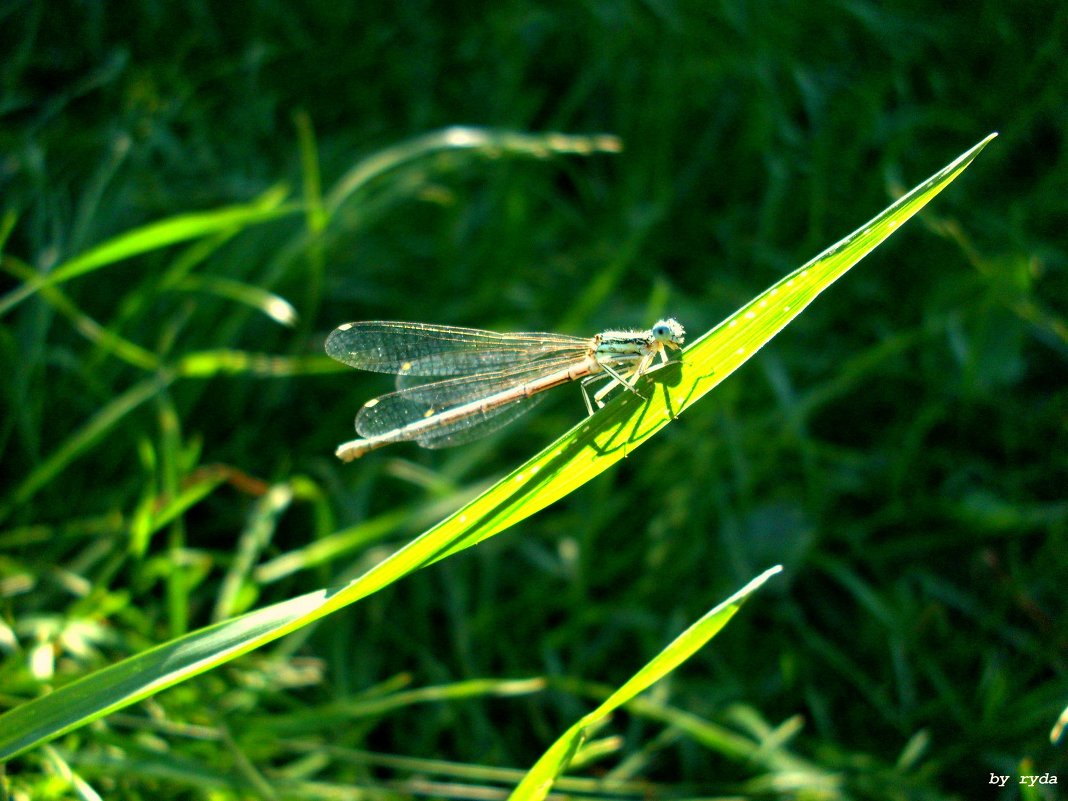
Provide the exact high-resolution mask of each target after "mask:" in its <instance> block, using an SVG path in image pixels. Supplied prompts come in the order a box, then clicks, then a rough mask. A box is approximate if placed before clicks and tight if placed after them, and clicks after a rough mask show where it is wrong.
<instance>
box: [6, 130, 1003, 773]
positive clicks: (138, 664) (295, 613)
mask: <svg viewBox="0 0 1068 801" xmlns="http://www.w3.org/2000/svg"><path fill="white" fill-rule="evenodd" d="M992 138H993V135H991V136H990V137H987V138H986V139H984V140H983V141H982V142H980V143H979V144H978V145H976V146H975V147H973V148H972V149H971V150H969V151H968V152H967V153H965V154H964V155H962V156H961V157H960V158H958V159H957V160H956V161H954V162H953V163H952V164H950V165H949V166H947V167H946V168H945V169H943V170H941V171H940V172H938V173H937V174H936V175H934V176H932V177H931V178H930V179H928V180H927V181H925V182H924V183H923V184H921V185H920V186H919V187H917V188H916V189H914V190H913V191H912V192H910V193H909V194H908V195H906V196H905V197H903V198H901V199H900V200H899V201H897V202H896V203H894V204H893V205H892V206H891V207H890V208H888V209H887V210H886V211H884V212H883V213H882V214H880V215H879V216H878V217H876V218H875V219H873V220H872V221H871V222H869V223H868V224H867V225H865V226H864V227H862V228H861V229H860V230H858V231H857V232H855V233H854V234H851V235H850V236H848V237H846V239H844V240H842V241H841V242H839V243H838V244H837V245H834V246H833V247H831V248H829V249H828V250H827V251H825V252H824V253H823V254H821V255H820V256H818V257H816V258H815V259H813V260H812V261H811V262H809V263H808V264H806V265H805V266H804V267H802V268H801V269H800V270H798V271H796V272H794V273H792V274H791V275H789V276H787V277H786V278H784V279H783V280H782V281H780V282H779V283H777V284H775V285H774V286H772V287H771V288H769V289H767V290H766V291H765V292H764V293H762V294H761V295H758V296H757V297H756V298H754V299H753V300H752V301H750V303H749V304H747V305H746V306H743V307H742V308H741V309H739V310H738V311H737V312H735V313H734V314H733V315H732V316H731V317H729V318H727V319H726V320H725V321H723V322H722V323H720V324H719V325H718V326H717V327H716V328H714V329H713V330H712V331H710V332H709V333H707V334H705V335H704V336H702V337H700V338H699V339H698V340H697V341H696V342H695V343H693V344H692V345H691V346H690V347H689V348H687V349H686V350H685V351H684V352H683V361H682V362H681V363H680V362H676V363H674V364H673V365H669V366H668V367H666V368H664V369H662V370H657V371H655V372H654V373H652V374H650V375H648V376H646V377H645V378H644V379H643V380H642V381H641V382H639V384H638V389H639V390H640V391H641V392H642V394H643V395H644V396H645V398H646V399H645V400H644V401H639V400H638V399H636V398H635V397H634V396H633V394H631V393H629V392H628V393H621V394H620V395H619V396H618V397H616V398H615V399H614V400H612V401H611V402H610V403H608V404H607V406H606V407H605V408H604V409H603V410H601V411H600V412H598V413H597V414H596V415H594V416H593V417H590V418H588V419H587V420H585V421H583V422H582V423H580V424H579V425H578V426H576V427H575V428H574V429H572V430H571V431H569V432H568V433H566V434H564V436H562V437H561V438H560V439H558V440H557V441H556V442H554V443H553V444H552V445H550V446H549V447H548V448H546V449H545V450H543V451H542V452H541V453H539V454H538V455H537V456H535V457H534V458H533V459H531V460H529V461H528V462H526V463H525V464H524V465H523V466H522V467H520V468H518V469H517V470H515V471H514V472H512V473H511V474H510V475H508V476H506V477H505V478H504V479H502V480H501V481H499V482H497V483H496V484H495V485H494V486H493V487H491V488H490V489H489V490H487V491H486V492H484V493H483V494H482V495H480V496H479V497H478V498H476V499H475V500H473V501H471V502H470V503H468V504H466V505H465V506H463V507H462V508H460V509H459V510H458V511H456V512H455V513H454V514H452V515H450V516H449V517H448V518H446V519H445V520H443V521H442V522H441V523H439V524H437V525H436V526H434V527H433V528H431V529H430V530H429V531H427V532H426V533H424V534H422V535H421V536H419V537H417V538H416V539H414V540H412V541H411V542H410V543H408V544H407V545H406V546H404V547H403V548H401V549H400V550H399V551H397V552H396V553H394V554H393V555H392V556H390V557H389V558H388V559H385V560H384V561H382V562H380V563H378V564H377V565H375V566H374V567H373V568H372V569H371V570H369V571H368V572H367V573H365V574H363V575H362V576H360V577H359V578H357V579H355V580H353V581H352V582H350V583H349V584H347V585H345V586H344V587H340V588H333V589H329V590H321V591H318V592H314V593H310V594H308V595H304V596H301V597H300V598H297V599H294V600H291V601H286V602H283V603H280V604H277V605H275V606H271V607H268V608H266V609H262V610H259V611H257V612H252V613H249V614H247V615H244V616H242V617H239V618H236V619H235V620H230V621H224V622H222V623H218V624H216V625H214V626H211V627H208V628H206V629H202V630H200V631H197V632H193V633H191V634H188V635H186V636H185V637H182V638H180V639H177V640H172V641H170V642H168V643H165V644H163V645H161V646H158V647H157V648H154V649H152V650H150V651H146V652H145V653H143V654H139V655H137V656H135V657H132V658H131V659H127V660H125V661H123V662H120V663H118V664H115V665H112V666H110V667H108V668H105V669H103V670H100V671H98V672H96V673H94V674H92V675H90V676H86V677H85V678H83V679H79V680H78V681H76V682H73V683H72V684H70V685H67V686H66V687H63V688H60V689H59V690H56V691H55V692H53V693H51V694H50V695H47V696H44V697H42V698H39V699H36V700H34V701H31V702H28V703H25V704H23V705H22V706H19V707H17V708H15V709H13V710H11V711H10V712H7V713H6V714H4V715H2V716H0V759H6V758H8V757H10V756H13V755H14V754H16V753H19V752H21V751H24V750H26V749H28V748H31V747H32V746H34V745H37V744H39V743H41V742H43V741H46V740H48V739H52V738H54V737H56V736H58V735H59V734H62V733H63V732H66V731H70V730H72V729H75V728H77V727H79V726H81V725H83V724H85V723H88V722H90V721H92V720H95V719H97V718H99V717H101V716H103V715H105V714H107V713H108V712H111V711H114V710H116V709H119V708H121V707H124V706H127V705H129V704H131V703H134V702H135V701H139V700H141V699H143V698H147V697H148V696H150V695H152V694H153V693H155V692H158V691H159V690H161V689H164V688H165V687H169V686H171V685H173V684H176V683H178V682H180V681H184V680H185V679H187V678H190V677H192V676H195V675H197V674H199V673H202V672H204V671H206V670H209V669H211V668H213V667H215V666H217V665H219V664H222V663H223V662H226V661H228V660H230V659H233V658H234V657H237V656H240V655H241V654H243V653H247V652H248V651H251V650H253V649H254V648H258V647H259V646H261V645H264V644H266V643H268V642H270V641H272V640H275V639H277V638H279V637H281V636H283V635H285V634H288V633H290V632H292V631H295V630H297V629H299V628H301V627H302V626H305V625H307V624H309V623H311V622H313V621H315V620H318V619H319V618H322V617H324V616H326V615H328V614H330V613H332V612H334V611H337V610H338V609H341V608H343V607H345V606H347V605H348V604H351V603H353V602H355V601H358V600H360V599H362V598H365V597H367V596H368V595H371V594H373V593H375V592H377V591H378V590H380V589H382V588H383V587H386V586H388V585H389V584H392V583H393V582H395V581H397V580H399V579H400V578H402V577H403V576H405V575H407V574H408V573H410V572H412V571H414V570H418V569H420V568H422V567H425V566H427V565H429V564H432V563H433V562H436V561H437V560H439V559H442V558H444V557H446V556H448V555H450V554H453V553H456V552H458V551H461V550H463V549H464V548H467V547H470V546H471V545H473V544H475V543H477V542H480V541H481V540H484V539H486V538H487V537H490V536H492V535H494V534H496V533H498V532H500V531H503V530H504V529H506V528H508V527H509V526H511V525H513V524H515V523H517V522H519V521H520V520H523V519H524V518H526V517H529V516H530V515H532V514H534V513H535V512H537V511H539V510H541V509H543V508H545V507H546V506H548V505H549V504H551V503H553V502H554V501H556V500H558V499H559V498H561V497H562V496H564V495H566V494H567V493H569V492H571V491H572V490H574V489H575V488H577V487H579V486H581V485H582V484H584V483H585V482H587V481H589V480H590V479H591V478H593V477H594V476H596V475H598V474H599V473H601V472H603V471H604V470H607V469H608V468H609V467H610V466H611V465H613V464H614V463H615V462H616V461H617V460H618V459H620V458H622V457H623V456H624V455H626V454H627V453H629V452H631V451H633V450H634V448H636V447H638V446H639V445H640V444H641V443H643V442H645V441H646V440H647V439H648V438H649V437H651V436H652V435H653V434H655V433H656V432H657V431H659V430H660V429H661V428H663V427H664V426H665V425H666V424H667V423H668V422H670V421H671V420H672V419H674V418H675V417H676V416H677V415H678V414H679V412H681V411H682V410H683V409H684V408H688V407H689V406H690V405H691V404H693V403H694V402H695V401H696V400H697V399H699V398H700V397H701V396H703V395H704V394H705V393H706V392H708V391H709V390H710V389H712V387H714V386H715V385H716V384H718V383H719V382H720V381H722V380H723V379H724V378H726V376H727V375H729V374H730V373H731V372H733V371H734V370H736V369H737V368H738V367H740V366H741V365H742V364H743V363H744V362H745V361H746V360H747V359H749V358H750V357H751V356H752V355H753V353H755V352H756V350H757V349H758V348H760V347H761V346H762V345H764V344H765V343H766V342H767V341H768V340H770V339H771V338H772V337H773V336H774V335H775V334H776V333H777V332H778V331H779V330H781V329H782V328H783V327H784V326H785V325H786V324H787V323H788V322H790V320H792V319H793V318H794V317H796V316H797V314H799V313H800V312H801V310H802V309H804V307H805V306H807V305H808V304H809V303H811V302H812V300H813V299H814V298H815V297H816V295H818V294H819V293H820V292H821V291H822V290H823V289H825V288H826V287H827V286H829V285H830V284H831V283H832V282H833V281H834V280H836V279H837V278H839V277H841V275H843V274H844V273H845V272H846V271H847V270H848V269H849V268H850V267H852V266H853V265H854V264H856V262H858V261H859V260H860V259H861V258H863V257H864V256H865V255H866V254H867V253H869V252H870V251H871V250H872V249H873V248H875V247H876V246H877V245H878V244H879V243H880V242H882V241H883V240H884V239H886V237H887V236H889V235H890V234H891V233H892V232H893V231H894V230H896V229H897V228H898V227H899V226H900V225H901V223H903V222H904V221H905V220H907V219H908V218H909V217H911V216H912V215H913V214H915V213H916V212H917V211H919V210H920V209H921V208H922V207H923V206H924V205H925V204H926V203H927V202H928V201H930V200H931V198H933V197H934V196H935V195H937V194H938V193H939V192H940V191H942V189H944V188H945V187H946V186H947V185H948V184H949V183H950V182H951V181H952V180H953V179H954V178H956V177H957V176H958V175H959V174H960V173H961V171H963V170H964V169H965V167H967V166H968V164H970V163H971V161H972V160H973V159H974V158H975V156H976V155H978V153H979V151H980V150H982V149H983V147H985V146H986V144H987V143H988V142H989V141H990V140H991V139H992ZM238 356H241V357H242V358H239V359H238V360H237V361H235V362H233V363H231V362H230V361H229V360H227V358H225V357H227V353H225V352H220V353H216V354H203V355H201V356H200V358H199V360H193V361H191V360H189V358H188V357H187V358H186V359H185V360H184V361H183V363H182V364H181V365H180V366H179V367H180V368H181V369H180V370H179V374H180V375H186V376H188V375H198V374H214V373H215V372H217V371H219V370H220V369H225V368H232V369H242V370H245V369H249V364H248V363H247V359H246V358H244V357H245V356H246V355H245V354H238ZM323 361H324V362H325V361H326V359H325V358H324V359H323Z"/></svg>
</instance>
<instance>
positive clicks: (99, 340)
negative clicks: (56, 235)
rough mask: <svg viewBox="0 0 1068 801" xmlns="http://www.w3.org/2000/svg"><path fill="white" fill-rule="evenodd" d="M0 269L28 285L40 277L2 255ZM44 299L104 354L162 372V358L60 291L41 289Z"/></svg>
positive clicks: (27, 266) (14, 260)
mask: <svg viewBox="0 0 1068 801" xmlns="http://www.w3.org/2000/svg"><path fill="white" fill-rule="evenodd" d="M0 268H2V269H4V270H6V271H7V272H9V273H11V274H12V275H13V276H15V277H16V278H19V279H21V280H23V281H25V282H26V283H27V284H29V283H33V282H34V281H36V280H37V277H38V275H37V273H35V272H34V271H33V269H32V268H31V267H30V266H29V265H27V264H24V263H23V262H22V261H20V260H18V259H14V258H12V257H10V256H4V255H0ZM41 296H42V297H43V298H44V299H45V300H46V301H48V303H50V304H51V305H52V307H53V308H54V309H55V310H56V311H58V312H59V313H60V314H62V315H63V316H64V317H66V318H67V319H68V320H69V321H70V322H71V325H72V326H73V327H74V329H75V330H76V331H77V332H78V333H79V334H81V335H82V336H83V337H85V338H86V339H88V340H89V341H90V342H92V343H94V344H95V345H96V346H97V347H98V348H100V350H101V351H102V352H104V353H110V354H112V355H114V356H115V357H117V358H119V359H122V360H123V361H125V362H127V363H128V364H132V365H134V366H135V367H140V368H142V369H144V370H156V369H158V368H159V366H160V365H159V357H157V356H156V354H154V353H152V352H151V351H149V350H146V349H145V348H142V347H141V346H140V345H138V344H137V343H135V342H131V341H130V340H128V339H125V338H124V337H121V336H119V335H118V334H116V333H115V332H114V331H111V330H110V329H108V328H105V327H104V326H102V325H100V323H98V322H97V321H96V320H94V319H93V318H92V317H90V316H89V315H87V314H85V313H84V312H83V311H82V310H81V309H79V308H78V306H77V305H76V304H75V303H74V302H73V301H72V300H71V299H70V298H68V297H67V296H66V294H64V293H63V291H62V290H61V289H59V288H58V287H54V286H44V287H41Z"/></svg>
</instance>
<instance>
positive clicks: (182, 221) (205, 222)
mask: <svg viewBox="0 0 1068 801" xmlns="http://www.w3.org/2000/svg"><path fill="white" fill-rule="evenodd" d="M284 197H285V194H284V192H283V191H281V190H272V191H271V192H268V193H266V194H265V195H264V196H263V197H262V198H260V199H259V200H257V201H255V202H254V203H250V204H247V205H243V206H230V207H227V208H223V209H215V210H214V211H204V212H195V213H192V214H180V215H178V216H176V217H170V218H168V219H166V220H159V221H157V222H153V223H149V224H148V225H143V226H141V227H140V228H135V229H134V230H132V231H127V232H126V233H123V234H119V235H118V236H116V237H113V238H111V239H109V240H107V241H106V242H101V243H100V244H99V245H97V246H96V247H93V248H91V249H89V250H87V251H86V252H84V253H82V254H80V255H78V256H75V257H74V258H72V259H69V260H68V261H65V262H63V263H62V264H60V265H58V266H57V267H56V268H55V269H54V270H52V271H51V272H49V273H44V274H41V275H39V276H38V277H37V278H36V279H35V280H33V281H26V282H25V283H23V284H22V286H20V287H18V288H16V289H13V290H11V291H10V292H8V293H7V294H6V295H4V296H3V297H2V298H0V316H3V315H4V314H6V313H7V312H9V311H10V310H11V309H13V308H14V307H15V306H17V305H18V304H19V303H21V302H22V301H24V300H25V299H26V298H28V297H30V296H31V295H33V294H34V293H35V292H37V291H39V290H40V289H41V288H43V287H46V286H55V285H56V284H61V283H63V282H64V281H69V280H70V279H72V278H76V277H77V276H79V275H85V274H86V273H90V272H93V271H94V270H99V269H101V268H102V267H107V266H108V265H111V264H116V263H117V262H120V261H123V260H125V259H129V258H132V257H133V256H139V255H141V254H142V253H148V252H150V251H153V250H159V249H160V248H165V247H167V246H169V245H174V244H177V243H178V242H186V241H189V240H191V239H201V238H203V237H206V236H211V235H212V234H217V233H220V232H222V231H229V230H233V229H235V228H245V227H247V226H251V225H256V224H258V223H262V222H267V221H268V220H273V219H276V218H278V217H283V216H285V215H287V214H292V213H293V212H295V211H298V210H299V207H298V206H296V205H294V204H283V203H282V201H283V200H284Z"/></svg>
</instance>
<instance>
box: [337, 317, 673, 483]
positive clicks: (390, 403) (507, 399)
mask: <svg viewBox="0 0 1068 801" xmlns="http://www.w3.org/2000/svg"><path fill="white" fill-rule="evenodd" d="M684 338H685V331H684V330H683V328H682V326H681V325H679V323H678V322H676V321H675V320H673V319H667V320H660V321H659V322H658V323H657V324H656V325H654V326H653V327H652V328H650V329H649V330H648V331H604V332H602V333H600V334H597V335H596V336H594V337H591V338H589V339H584V338H582V337H572V336H565V335H563V334H546V333H525V334H497V333H494V332H492V331H480V330H478V329H475V328H458V327H455V326H447V325H426V324H424V323H398V322H365V323H345V325H342V326H340V327H339V328H336V329H334V331H332V332H331V334H330V336H329V337H327V339H326V352H327V353H328V354H329V355H330V356H331V357H333V358H335V359H337V360H338V361H339V362H343V363H345V364H347V365H349V366H351V367H356V368H358V369H360V370H372V371H374V372H377V373H396V375H397V391H396V392H391V393H389V394H388V395H382V396H381V397H378V398H374V399H372V400H369V401H367V403H365V404H364V405H363V408H361V409H360V411H359V414H357V415H356V432H357V433H358V434H359V435H360V436H361V437H362V439H354V440H352V441H350V442H346V443H344V444H343V445H341V446H340V447H339V448H338V449H337V455H338V458H340V459H342V460H343V461H346V462H350V461H352V460H353V459H356V458H358V457H360V456H363V455H364V454H365V453H367V452H368V451H372V450H374V449H375V448H381V447H382V446H383V445H390V444H392V443H394V442H408V441H414V442H416V443H418V444H419V445H422V446H423V447H424V448H446V447H449V446H451V445H459V444H461V443H464V442H470V441H471V440H474V439H478V438H479V437H481V436H484V435H486V434H488V433H490V432H491V431H495V430H496V429H498V428H500V427H501V426H503V425H505V424H506V423H509V422H511V421H512V420H514V419H515V418H517V417H518V416H519V415H521V414H523V413H524V412H526V411H527V410H528V409H530V407H531V406H533V404H534V403H535V402H536V401H538V400H540V398H541V394H540V393H542V392H544V391H545V390H547V389H551V388H553V387H556V386H559V385H561V384H566V383H568V382H570V381H578V382H580V385H581V387H582V396H583V398H584V399H585V401H586V410H587V411H588V412H589V413H590V414H593V412H594V406H595V405H596V406H598V407H600V406H604V398H605V396H607V395H608V393H609V392H611V391H612V390H613V389H615V388H616V387H624V388H625V389H627V390H630V391H631V392H635V393H636V392H637V390H635V388H634V382H635V381H636V380H637V379H638V378H640V377H641V376H643V375H645V374H646V373H647V372H649V370H650V369H651V368H652V367H653V364H654V362H655V360H656V358H657V356H659V357H660V360H661V361H662V362H664V363H666V362H667V361H668V354H667V351H668V349H671V350H678V349H679V348H680V347H681V346H682V343H683V341H684ZM442 376H451V377H447V378H444V379H443V380H439V381H432V382H430V383H423V384H419V383H418V381H417V379H419V378H426V377H442ZM413 379H415V380H413ZM598 379H607V380H608V383H607V384H606V385H605V386H603V387H601V388H600V389H598V390H597V391H596V392H595V393H594V394H593V395H592V396H591V395H590V393H589V389H588V385H589V384H590V383H591V382H594V381H597V380H598Z"/></svg>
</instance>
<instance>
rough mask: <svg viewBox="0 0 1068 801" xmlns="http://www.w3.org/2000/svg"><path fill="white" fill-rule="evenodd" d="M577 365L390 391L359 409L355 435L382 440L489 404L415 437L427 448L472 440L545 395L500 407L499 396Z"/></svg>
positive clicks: (560, 361) (559, 362)
mask: <svg viewBox="0 0 1068 801" xmlns="http://www.w3.org/2000/svg"><path fill="white" fill-rule="evenodd" d="M575 361H576V360H575V359H574V358H571V357H557V358H553V359H547V360H545V359H543V360H540V361H536V362H533V363H528V364H526V365H524V366H522V367H517V368H512V369H509V370H497V371H491V372H486V373H480V374H477V375H470V376H458V377H456V378H447V379H445V380H443V381H435V382H433V383H430V384H422V385H420V386H416V387H409V388H407V389H402V390H398V391H397V392H391V393H389V394H388V395H382V396H381V397H379V398H375V399H374V400H372V401H369V402H368V403H366V404H365V405H364V406H363V407H362V408H361V409H360V411H359V414H357V415H356V431H357V433H359V434H360V436H363V437H376V436H381V435H383V434H387V433H391V432H393V431H396V430H398V429H403V428H404V427H405V426H408V425H411V424H412V423H417V422H421V421H424V420H428V419H431V418H433V417H434V416H440V415H442V413H443V412H449V411H451V410H453V409H456V408H457V407H462V406H464V405H466V404H474V403H476V402H479V401H487V400H490V401H491V402H490V403H489V404H488V405H486V407H485V408H477V409H472V410H470V412H469V413H468V414H465V415H463V416H460V417H455V418H454V419H448V418H444V417H443V418H442V423H441V424H440V425H436V426H431V427H424V428H422V429H421V430H419V431H417V432H413V434H412V436H411V437H410V439H412V440H414V441H416V442H418V443H419V444H420V445H422V446H423V447H425V448H444V447H448V446H451V445H459V444H460V443H463V442H469V441H471V440H474V439H478V438H479V437H482V436H485V435H486V434H488V433H490V432H491V431H495V430H496V429H498V428H500V427H502V426H504V425H506V424H508V423H509V422H511V421H512V420H514V419H515V418H517V417H519V416H520V415H522V414H524V413H525V412H527V411H529V410H530V409H531V408H533V406H534V404H535V403H537V402H538V401H539V400H541V398H542V397H543V394H542V393H538V394H534V395H524V394H520V395H517V396H516V397H514V398H512V399H511V400H509V402H507V403H500V404H495V403H492V400H491V399H492V398H494V396H496V395H498V394H499V393H506V392H508V391H509V390H512V389H514V388H516V387H519V386H522V385H523V384H527V383H529V382H531V381H534V380H535V379H538V378H541V377H543V376H545V375H548V374H552V373H555V372H557V371H560V370H567V369H568V367H570V366H571V365H573V364H575Z"/></svg>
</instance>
